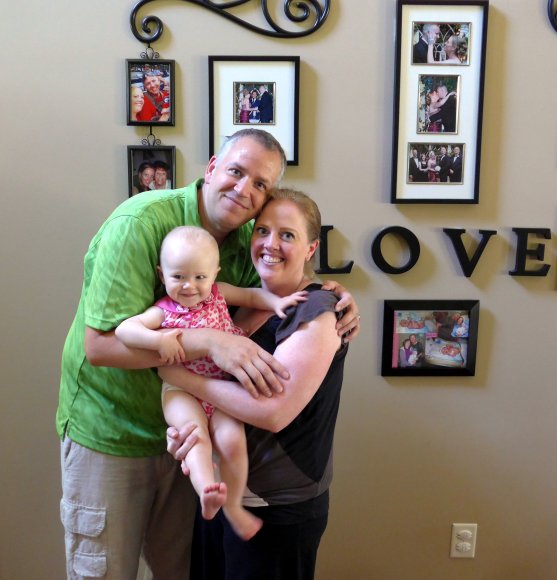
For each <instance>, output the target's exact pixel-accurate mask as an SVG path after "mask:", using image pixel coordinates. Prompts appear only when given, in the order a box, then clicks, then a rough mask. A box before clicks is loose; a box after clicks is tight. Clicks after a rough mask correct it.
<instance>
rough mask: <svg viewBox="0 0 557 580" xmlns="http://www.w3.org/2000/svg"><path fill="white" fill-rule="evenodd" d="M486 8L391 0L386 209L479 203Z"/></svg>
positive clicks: (475, 2) (481, 0)
mask: <svg viewBox="0 0 557 580" xmlns="http://www.w3.org/2000/svg"><path fill="white" fill-rule="evenodd" d="M488 9H489V0H461V1H458V2H457V1H447V0H430V1H425V2H424V1H421V0H398V1H397V27H396V31H397V32H396V58H395V66H396V70H395V91H394V101H393V154H392V180H391V203H460V204H477V203H479V184H480V158H481V134H482V114H483V96H484V95H483V94H484V76H485V59H486V55H485V52H486V43H487V20H488ZM465 151H466V155H465V154H464V152H465ZM416 153H417V155H418V159H416V157H415V155H416ZM424 154H425V156H426V159H425V165H426V166H425V167H424V160H423V159H422V156H423V155H424ZM453 165H454V166H453Z"/></svg>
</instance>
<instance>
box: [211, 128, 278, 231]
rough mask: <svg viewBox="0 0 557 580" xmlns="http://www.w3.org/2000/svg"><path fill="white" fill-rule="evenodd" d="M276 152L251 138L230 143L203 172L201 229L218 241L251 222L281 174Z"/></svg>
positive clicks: (213, 158) (212, 159)
mask: <svg viewBox="0 0 557 580" xmlns="http://www.w3.org/2000/svg"><path fill="white" fill-rule="evenodd" d="M281 170H282V166H281V157H280V154H279V152H278V151H269V150H268V149H266V148H265V147H263V146H262V145H260V144H259V143H258V142H257V141H255V140H254V139H251V138H250V137H244V138H241V139H239V140H238V141H236V142H235V143H233V144H232V145H231V147H230V149H228V151H226V152H225V153H224V155H221V156H220V157H219V158H217V157H215V156H213V157H212V158H211V160H210V161H209V164H208V165H207V169H206V170H205V184H204V186H203V192H202V199H201V204H202V207H201V215H202V220H201V221H202V223H203V227H205V229H207V230H208V231H209V232H210V233H212V234H213V235H214V236H215V238H217V241H222V239H223V236H226V235H228V234H229V233H230V232H231V231H233V230H235V229H237V228H239V227H240V226H241V225H243V224H245V223H247V222H248V221H249V220H251V219H253V218H254V217H255V216H256V215H257V214H258V213H259V211H260V210H261V207H262V206H263V203H264V202H265V200H266V199H267V194H268V192H269V190H270V189H271V188H272V187H273V186H275V185H276V182H277V181H278V178H279V175H280V173H281Z"/></svg>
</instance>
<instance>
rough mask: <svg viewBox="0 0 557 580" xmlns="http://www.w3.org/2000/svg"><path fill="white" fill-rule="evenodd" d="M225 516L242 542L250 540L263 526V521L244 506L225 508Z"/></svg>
mask: <svg viewBox="0 0 557 580" xmlns="http://www.w3.org/2000/svg"><path fill="white" fill-rule="evenodd" d="M224 515H225V516H226V519H227V520H228V521H229V522H230V525H231V526H232V529H233V530H234V531H235V532H236V534H237V535H238V536H239V537H240V538H242V540H246V541H247V540H250V539H251V538H253V536H255V534H257V532H258V531H259V530H260V529H261V527H262V526H263V521H262V520H260V519H259V518H258V517H256V516H254V515H253V514H252V513H251V512H249V511H248V510H246V509H244V508H243V507H242V506H238V507H228V506H227V507H225V508H224Z"/></svg>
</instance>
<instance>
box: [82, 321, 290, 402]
mask: <svg viewBox="0 0 557 580" xmlns="http://www.w3.org/2000/svg"><path fill="white" fill-rule="evenodd" d="M158 332H165V331H164V330H159V331H158ZM180 342H181V343H182V347H183V349H184V352H185V354H186V359H187V360H193V359H197V358H201V357H204V356H208V357H210V358H212V359H213V361H214V362H215V364H216V365H217V366H218V367H219V368H221V369H222V370H223V371H225V372H227V373H229V374H231V375H233V376H234V377H236V379H237V380H238V381H239V382H240V383H241V385H242V386H243V387H244V389H246V390H247V391H248V392H249V393H250V394H251V395H252V396H253V397H257V396H258V394H259V393H262V394H263V395H265V396H266V397H270V396H271V395H272V394H273V393H279V392H281V391H282V389H283V387H282V383H281V380H283V379H287V378H288V377H289V374H288V372H287V371H286V368H285V367H284V365H283V364H282V363H280V362H279V361H278V360H276V359H275V358H273V356H271V355H270V354H269V353H268V352H267V351H266V350H265V349H262V348H261V347H259V346H258V345H257V344H255V342H253V341H252V340H250V339H249V338H245V337H244V336H236V335H234V334H229V333H228V332H222V331H221V330H214V329H212V328H196V329H190V330H187V329H183V331H182V335H181V336H180ZM85 356H86V357H87V360H88V361H89V363H90V364H92V365H93V366H105V367H118V368H121V369H130V370H131V369H147V368H152V367H159V366H162V365H163V364H164V363H163V361H162V360H161V358H160V356H159V355H158V353H157V352H155V351H149V350H145V349H138V348H128V347H127V346H125V345H124V343H122V342H120V341H119V340H118V338H117V337H116V335H115V332H114V330H110V331H108V332H102V331H100V330H95V329H94V328H89V327H87V328H86V330H85Z"/></svg>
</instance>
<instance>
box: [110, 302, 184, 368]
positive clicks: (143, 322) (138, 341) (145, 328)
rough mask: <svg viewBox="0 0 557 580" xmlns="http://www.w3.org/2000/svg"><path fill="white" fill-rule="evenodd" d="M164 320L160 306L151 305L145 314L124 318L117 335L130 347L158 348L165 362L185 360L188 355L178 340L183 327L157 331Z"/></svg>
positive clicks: (117, 329)
mask: <svg viewBox="0 0 557 580" xmlns="http://www.w3.org/2000/svg"><path fill="white" fill-rule="evenodd" d="M163 320H164V313H163V311H162V310H161V309H160V308H159V307H158V306H151V308H148V309H147V310H146V311H145V312H144V313H143V314H138V315H137V316H132V317H131V318H128V319H127V320H124V321H123V322H122V323H121V324H120V325H119V326H118V327H117V328H116V336H117V337H118V338H119V339H120V340H121V341H122V342H123V343H124V344H125V345H126V346H128V347H131V348H145V349H147V350H156V351H157V352H158V353H159V355H160V357H161V360H162V362H163V364H178V363H181V362H184V361H185V360H186V355H185V353H184V349H183V348H182V345H181V344H180V342H179V340H178V338H179V337H180V335H181V334H182V329H181V328H175V329H173V330H171V331H170V332H157V329H158V328H160V326H161V324H162V322H163Z"/></svg>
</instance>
